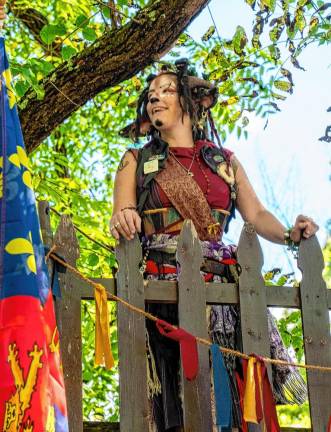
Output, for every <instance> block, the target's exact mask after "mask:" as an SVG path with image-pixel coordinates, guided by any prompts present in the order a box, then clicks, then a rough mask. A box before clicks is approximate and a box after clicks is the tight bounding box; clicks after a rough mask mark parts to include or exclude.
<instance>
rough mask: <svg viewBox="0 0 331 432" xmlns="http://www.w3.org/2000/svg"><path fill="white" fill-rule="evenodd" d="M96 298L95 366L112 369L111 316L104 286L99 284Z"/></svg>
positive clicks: (95, 292)
mask: <svg viewBox="0 0 331 432" xmlns="http://www.w3.org/2000/svg"><path fill="white" fill-rule="evenodd" d="M94 298H95V312H96V313H95V361H94V364H95V365H103V364H105V366H106V368H107V369H111V368H112V367H113V366H114V364H115V362H114V357H113V354H112V352H111V346H110V333H109V314H108V302H107V293H106V289H105V287H104V286H102V285H101V284H97V285H96V286H95V290H94Z"/></svg>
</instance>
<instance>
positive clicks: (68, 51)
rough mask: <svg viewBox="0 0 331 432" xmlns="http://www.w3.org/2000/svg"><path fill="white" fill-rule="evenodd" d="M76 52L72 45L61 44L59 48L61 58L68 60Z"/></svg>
mask: <svg viewBox="0 0 331 432" xmlns="http://www.w3.org/2000/svg"><path fill="white" fill-rule="evenodd" d="M76 53H77V50H76V49H75V48H73V47H72V46H63V47H62V49H61V55H62V58H63V60H65V61H66V60H69V59H71V57H73V56H74V55H75V54H76Z"/></svg>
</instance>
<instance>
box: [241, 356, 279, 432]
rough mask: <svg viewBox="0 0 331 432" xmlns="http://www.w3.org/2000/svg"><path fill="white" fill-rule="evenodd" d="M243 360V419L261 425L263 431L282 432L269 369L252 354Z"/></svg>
mask: <svg viewBox="0 0 331 432" xmlns="http://www.w3.org/2000/svg"><path fill="white" fill-rule="evenodd" d="M251 356H252V357H251V358H250V359H249V360H248V361H247V360H245V359H243V360H242V363H243V370H244V386H243V387H244V388H243V399H244V401H243V418H244V421H246V422H252V423H260V422H261V421H262V424H261V426H262V428H263V429H262V430H263V431H267V432H280V427H279V423H278V419H277V413H276V406H275V401H274V398H273V394H272V390H271V386H270V382H269V378H268V373H267V368H266V365H265V363H264V361H263V360H262V358H261V357H258V356H256V355H255V354H251Z"/></svg>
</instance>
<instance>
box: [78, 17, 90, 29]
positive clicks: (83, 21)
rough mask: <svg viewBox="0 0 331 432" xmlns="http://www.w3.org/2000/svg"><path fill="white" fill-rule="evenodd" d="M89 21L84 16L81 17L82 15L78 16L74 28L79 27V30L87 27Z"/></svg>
mask: <svg viewBox="0 0 331 432" xmlns="http://www.w3.org/2000/svg"><path fill="white" fill-rule="evenodd" d="M89 21H90V18H89V17H87V16H86V15H83V14H82V15H79V16H78V17H77V18H76V21H75V26H76V27H79V28H81V27H85V26H87V25H88V23H89Z"/></svg>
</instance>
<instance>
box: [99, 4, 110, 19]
mask: <svg viewBox="0 0 331 432" xmlns="http://www.w3.org/2000/svg"><path fill="white" fill-rule="evenodd" d="M101 11H102V14H103V16H105V17H106V18H108V19H110V8H109V7H107V6H102V7H101Z"/></svg>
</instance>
